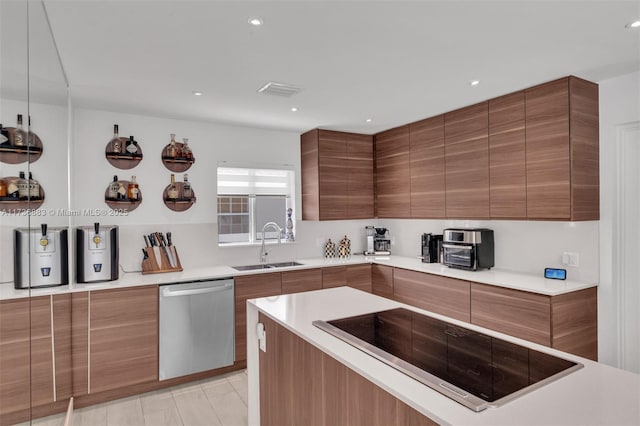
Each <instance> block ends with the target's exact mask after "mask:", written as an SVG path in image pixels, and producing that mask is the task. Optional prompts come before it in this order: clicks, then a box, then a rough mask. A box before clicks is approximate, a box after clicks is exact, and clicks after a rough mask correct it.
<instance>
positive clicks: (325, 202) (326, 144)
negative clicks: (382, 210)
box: [318, 130, 349, 220]
mask: <svg viewBox="0 0 640 426" xmlns="http://www.w3.org/2000/svg"><path fill="white" fill-rule="evenodd" d="M318 166H319V186H320V219H321V220H337V219H344V218H346V217H347V199H348V195H347V180H348V175H349V173H348V170H349V169H348V167H349V162H348V155H347V143H346V140H345V136H344V134H343V133H340V132H331V131H327V130H319V133H318Z"/></svg>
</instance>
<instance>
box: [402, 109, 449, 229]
mask: <svg viewBox="0 0 640 426" xmlns="http://www.w3.org/2000/svg"><path fill="white" fill-rule="evenodd" d="M409 144H410V154H411V161H410V164H411V167H410V172H411V217H413V218H425V219H428V218H443V217H445V216H446V214H445V169H444V115H439V116H437V117H433V118H428V119H426V120H422V121H418V122H416V123H411V124H409Z"/></svg>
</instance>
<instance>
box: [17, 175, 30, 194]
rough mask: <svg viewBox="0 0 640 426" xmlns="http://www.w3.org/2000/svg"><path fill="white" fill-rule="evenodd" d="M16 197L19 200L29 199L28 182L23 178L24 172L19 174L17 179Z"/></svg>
mask: <svg viewBox="0 0 640 426" xmlns="http://www.w3.org/2000/svg"><path fill="white" fill-rule="evenodd" d="M18 196H19V197H20V198H24V199H27V198H29V182H28V181H27V180H26V179H25V177H24V172H20V178H19V179H18Z"/></svg>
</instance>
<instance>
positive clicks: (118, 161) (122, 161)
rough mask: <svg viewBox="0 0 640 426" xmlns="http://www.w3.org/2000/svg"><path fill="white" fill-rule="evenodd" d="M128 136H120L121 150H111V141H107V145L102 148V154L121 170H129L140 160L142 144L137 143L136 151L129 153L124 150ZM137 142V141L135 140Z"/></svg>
mask: <svg viewBox="0 0 640 426" xmlns="http://www.w3.org/2000/svg"><path fill="white" fill-rule="evenodd" d="M128 140H129V138H124V137H122V138H120V146H121V147H122V152H112V151H111V141H109V142H107V146H106V147H105V148H104V156H105V158H106V159H107V161H108V162H109V164H111V165H112V166H113V167H115V168H117V169H121V170H129V169H133V168H134V167H136V166H137V165H138V164H140V161H142V158H143V154H142V146H140V144H139V143H138V145H137V146H138V152H136V153H135V154H131V153H129V152H127V151H126V150H125V147H126V145H127V141H128ZM136 142H137V141H136Z"/></svg>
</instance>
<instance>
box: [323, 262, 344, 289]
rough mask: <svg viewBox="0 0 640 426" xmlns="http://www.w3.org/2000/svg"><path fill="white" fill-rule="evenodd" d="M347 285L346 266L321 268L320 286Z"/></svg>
mask: <svg viewBox="0 0 640 426" xmlns="http://www.w3.org/2000/svg"><path fill="white" fill-rule="evenodd" d="M344 285H347V267H346V266H332V267H330V268H323V269H322V288H331V287H341V286H344Z"/></svg>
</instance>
